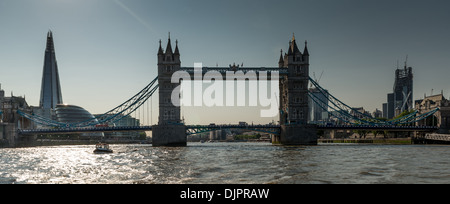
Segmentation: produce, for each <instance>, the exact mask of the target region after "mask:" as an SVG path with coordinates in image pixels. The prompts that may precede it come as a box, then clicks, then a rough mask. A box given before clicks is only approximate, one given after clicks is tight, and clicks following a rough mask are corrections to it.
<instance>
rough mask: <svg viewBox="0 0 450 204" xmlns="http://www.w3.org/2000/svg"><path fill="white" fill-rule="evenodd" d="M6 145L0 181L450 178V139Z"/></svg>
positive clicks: (0, 158)
mask: <svg viewBox="0 0 450 204" xmlns="http://www.w3.org/2000/svg"><path fill="white" fill-rule="evenodd" d="M111 148H112V149H113V150H114V153H112V154H94V153H93V150H94V146H93V145H79V146H52V147H31V148H15V149H0V183H2V184H14V183H17V184H36V183H37V184H41V183H45V184H47V183H89V184H90V183H95V184H97V183H113V184H117V183H126V184H128V183H144V184H146V183H149V184H228V183H231V184H291V183H294V184H311V183H314V184H315V183H319V184H321V183H324V184H328V183H350V184H354V183H364V184H366V183H367V184H372V183H450V169H449V168H448V167H449V166H450V157H449V155H450V146H443V145H442V146H441V145H373V144H319V145H317V146H296V147H290V146H274V145H271V144H270V143H188V146H187V147H152V146H151V145H111Z"/></svg>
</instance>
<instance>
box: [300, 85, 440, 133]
mask: <svg viewBox="0 0 450 204" xmlns="http://www.w3.org/2000/svg"><path fill="white" fill-rule="evenodd" d="M309 81H310V82H311V84H312V85H314V87H316V89H317V90H318V91H319V93H320V94H321V95H323V96H327V97H326V98H327V101H326V102H325V101H323V100H322V99H321V98H320V97H319V96H317V94H314V93H312V92H311V91H309V90H308V96H309V97H310V98H311V100H312V101H313V102H314V103H315V104H317V105H318V106H319V107H320V108H322V109H323V110H324V111H326V112H328V113H329V114H331V115H332V116H334V117H336V118H337V119H339V120H340V121H343V122H345V123H349V124H352V125H374V126H393V125H403V124H410V123H415V122H418V121H421V120H423V119H425V118H427V117H429V116H431V115H433V114H434V113H436V112H437V111H438V110H439V108H436V109H434V110H431V111H429V112H426V113H423V114H421V115H417V114H418V112H419V111H417V110H416V111H414V112H412V113H410V114H408V115H405V116H402V117H400V118H396V119H393V120H388V121H384V120H380V119H377V118H374V117H372V116H371V115H369V114H366V113H362V112H360V111H358V110H357V109H354V108H351V107H350V106H348V105H347V104H345V103H344V102H342V101H340V100H339V99H337V98H336V97H334V96H333V95H332V94H330V93H329V92H328V91H327V90H325V89H324V88H322V87H321V86H320V85H319V84H318V83H317V82H316V81H314V80H313V79H311V77H310V78H309Z"/></svg>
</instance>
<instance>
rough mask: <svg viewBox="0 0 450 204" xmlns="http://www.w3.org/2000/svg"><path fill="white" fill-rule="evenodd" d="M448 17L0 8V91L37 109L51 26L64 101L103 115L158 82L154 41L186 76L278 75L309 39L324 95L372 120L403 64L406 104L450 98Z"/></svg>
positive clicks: (36, 1)
mask: <svg viewBox="0 0 450 204" xmlns="http://www.w3.org/2000/svg"><path fill="white" fill-rule="evenodd" d="M449 20H450V1H447V0H440V1H438V0H428V1H419V0H402V1H400V0H397V1H395V0H303V1H302V0H278V1H274V0H270V1H269V0H227V1H225V0H221V1H219V0H164V1H163V0H0V83H1V85H2V89H4V90H5V91H6V94H7V95H10V93H11V91H13V92H14V95H20V96H23V95H25V96H26V99H27V102H28V103H29V104H30V105H35V106H37V105H39V94H40V86H41V79H42V67H43V61H44V51H45V41H46V34H47V31H48V30H49V29H51V30H52V31H53V36H54V41H55V49H56V58H57V61H58V67H59V76H60V79H61V88H62V94H63V100H64V102H65V103H68V104H73V105H79V106H82V107H84V108H85V109H87V110H89V111H90V112H92V113H103V112H106V111H108V110H110V109H112V108H114V107H115V106H117V105H119V104H121V103H122V102H124V101H125V100H127V99H128V98H130V97H131V96H133V95H134V94H135V93H137V92H138V91H139V90H141V89H142V88H143V87H144V86H145V85H147V84H148V83H149V82H150V81H151V80H152V79H153V78H154V77H155V76H156V74H157V56H156V55H157V51H158V42H159V40H160V39H162V41H163V44H164V45H163V46H165V44H166V42H167V35H168V34H167V33H168V32H169V31H170V32H171V36H172V39H178V40H179V48H180V52H181V60H182V66H187V67H192V66H193V65H194V62H203V64H204V65H205V66H211V67H213V66H216V64H218V65H219V66H228V65H229V64H232V63H233V62H236V63H239V64H241V63H244V66H248V67H276V66H277V65H278V58H279V54H280V49H284V50H286V49H287V47H288V42H289V40H290V39H291V37H292V33H295V36H296V39H297V40H298V41H299V42H303V41H304V40H307V41H308V48H309V52H310V55H311V56H310V64H311V65H310V74H311V75H312V74H313V72H315V73H316V75H317V76H319V75H320V73H322V72H324V74H323V76H322V78H321V80H320V84H321V85H322V86H323V87H325V88H327V89H329V91H330V93H331V94H333V95H335V96H336V97H338V98H339V99H341V100H342V101H344V102H346V103H347V104H349V105H351V106H355V107H356V106H364V107H365V108H366V109H368V110H370V111H373V110H375V108H378V109H381V107H382V106H381V104H382V103H383V102H385V101H386V94H387V93H389V92H392V89H393V85H394V70H395V68H396V66H397V61H399V62H400V66H403V63H404V61H405V57H406V55H408V56H409V58H408V65H409V66H412V67H413V73H414V99H419V98H422V97H423V95H424V94H425V93H426V94H427V95H430V94H431V90H432V89H434V93H440V92H441V90H443V91H444V95H445V97H447V98H448V97H449V96H450V80H449V76H450V65H449V60H450V23H449ZM299 47H301V49H302V48H303V43H300V44H299ZM156 102H157V98H154V99H153V107H154V111H153V120H152V121H153V123H156V121H157V109H156V104H157V103H156ZM183 112H184V114H185V118H186V122H187V123H188V124H198V123H201V124H205V123H209V122H216V123H235V122H237V121H247V122H252V121H254V122H255V123H260V122H261V123H264V122H268V121H271V120H272V118H269V119H268V118H259V117H258V115H259V109H258V110H253V109H251V108H218V109H200V108H198V109H193V108H183ZM273 119H275V120H277V119H276V118H273Z"/></svg>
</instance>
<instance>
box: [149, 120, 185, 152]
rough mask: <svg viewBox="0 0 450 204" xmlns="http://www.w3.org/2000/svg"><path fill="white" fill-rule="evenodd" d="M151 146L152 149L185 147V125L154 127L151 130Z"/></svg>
mask: <svg viewBox="0 0 450 204" xmlns="http://www.w3.org/2000/svg"><path fill="white" fill-rule="evenodd" d="M152 145H153V146H154V147H160V146H169V147H185V146H186V145H187V136H186V126H185V125H167V124H163V125H161V124H160V125H155V126H153V128H152Z"/></svg>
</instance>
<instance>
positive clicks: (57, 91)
mask: <svg viewBox="0 0 450 204" xmlns="http://www.w3.org/2000/svg"><path fill="white" fill-rule="evenodd" d="M62 103H63V100H62V95H61V84H60V83H59V75H58V65H57V63H56V56H55V46H54V44H53V34H52V31H48V33H47V47H46V48H45V58H44V70H43V73H42V85H41V99H40V101H39V107H40V108H42V109H55V108H56V105H57V104H62Z"/></svg>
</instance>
